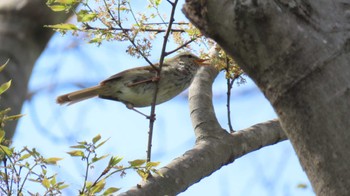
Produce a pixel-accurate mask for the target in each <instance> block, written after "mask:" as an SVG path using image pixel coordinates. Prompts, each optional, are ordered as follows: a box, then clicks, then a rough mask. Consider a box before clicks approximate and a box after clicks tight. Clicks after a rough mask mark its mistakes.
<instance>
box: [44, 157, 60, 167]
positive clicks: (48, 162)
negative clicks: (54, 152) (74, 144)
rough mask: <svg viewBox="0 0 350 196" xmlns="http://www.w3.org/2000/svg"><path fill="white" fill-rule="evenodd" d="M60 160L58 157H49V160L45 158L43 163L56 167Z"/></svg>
mask: <svg viewBox="0 0 350 196" xmlns="http://www.w3.org/2000/svg"><path fill="white" fill-rule="evenodd" d="M60 160H62V158H58V157H51V158H47V159H45V160H44V161H45V163H47V164H50V165H57V162H58V161H60Z"/></svg>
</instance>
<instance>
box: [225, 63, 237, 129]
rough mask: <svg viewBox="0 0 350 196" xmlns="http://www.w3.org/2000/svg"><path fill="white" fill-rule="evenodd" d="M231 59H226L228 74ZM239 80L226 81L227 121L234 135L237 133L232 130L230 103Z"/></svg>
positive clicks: (228, 79) (229, 79)
mask: <svg viewBox="0 0 350 196" xmlns="http://www.w3.org/2000/svg"><path fill="white" fill-rule="evenodd" d="M229 65H230V63H229V58H228V57H226V68H225V69H226V73H227V74H229ZM236 79H237V78H236V77H234V78H230V77H228V78H227V79H226V80H227V103H226V107H227V120H228V127H229V129H230V133H233V132H235V131H234V130H233V128H232V122H231V109H230V108H231V106H230V103H231V90H232V86H233V83H234V81H235V80H236Z"/></svg>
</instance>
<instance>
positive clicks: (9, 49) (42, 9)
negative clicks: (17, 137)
mask: <svg viewBox="0 0 350 196" xmlns="http://www.w3.org/2000/svg"><path fill="white" fill-rule="evenodd" d="M45 3H46V0H1V1H0V65H2V64H4V63H5V62H6V60H7V59H9V60H10V62H9V64H8V66H7V67H6V68H5V70H3V71H2V72H1V73H0V84H2V83H4V82H7V81H8V80H12V86H11V88H10V89H9V90H8V91H7V92H6V93H5V94H3V95H2V97H1V105H0V107H1V108H7V107H10V108H11V109H12V111H11V114H18V113H20V111H21V108H22V104H23V102H24V101H25V99H26V94H27V85H28V81H29V77H30V75H31V72H32V69H33V66H34V63H35V61H36V60H37V58H38V57H39V55H40V54H41V52H42V51H43V50H44V48H45V46H46V43H47V42H48V40H49V39H50V38H51V35H52V34H53V31H52V29H48V28H44V27H43V26H44V25H46V24H55V23H58V22H63V21H64V20H65V19H66V18H67V17H68V15H67V14H65V13H62V14H57V13H54V12H53V11H51V10H50V9H49V8H48V7H47V6H46V4H45ZM16 124H17V122H16V121H12V122H10V123H8V124H7V126H6V127H5V130H6V137H7V138H9V139H11V138H12V137H13V134H14V131H15V129H16Z"/></svg>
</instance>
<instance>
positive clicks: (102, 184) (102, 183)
mask: <svg viewBox="0 0 350 196" xmlns="http://www.w3.org/2000/svg"><path fill="white" fill-rule="evenodd" d="M105 185H106V181H105V180H104V179H102V180H100V181H98V182H97V183H96V185H95V186H94V187H92V189H91V193H99V192H101V191H102V189H103V188H104V187H105Z"/></svg>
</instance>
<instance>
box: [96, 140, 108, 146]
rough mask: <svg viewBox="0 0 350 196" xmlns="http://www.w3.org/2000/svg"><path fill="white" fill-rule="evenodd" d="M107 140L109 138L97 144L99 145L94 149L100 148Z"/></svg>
mask: <svg viewBox="0 0 350 196" xmlns="http://www.w3.org/2000/svg"><path fill="white" fill-rule="evenodd" d="M108 140H109V138H108V139H106V140H104V141H103V142H101V143H99V144H98V145H97V146H96V148H99V147H100V146H102V145H103V144H104V143H106V142H107V141H108Z"/></svg>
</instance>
